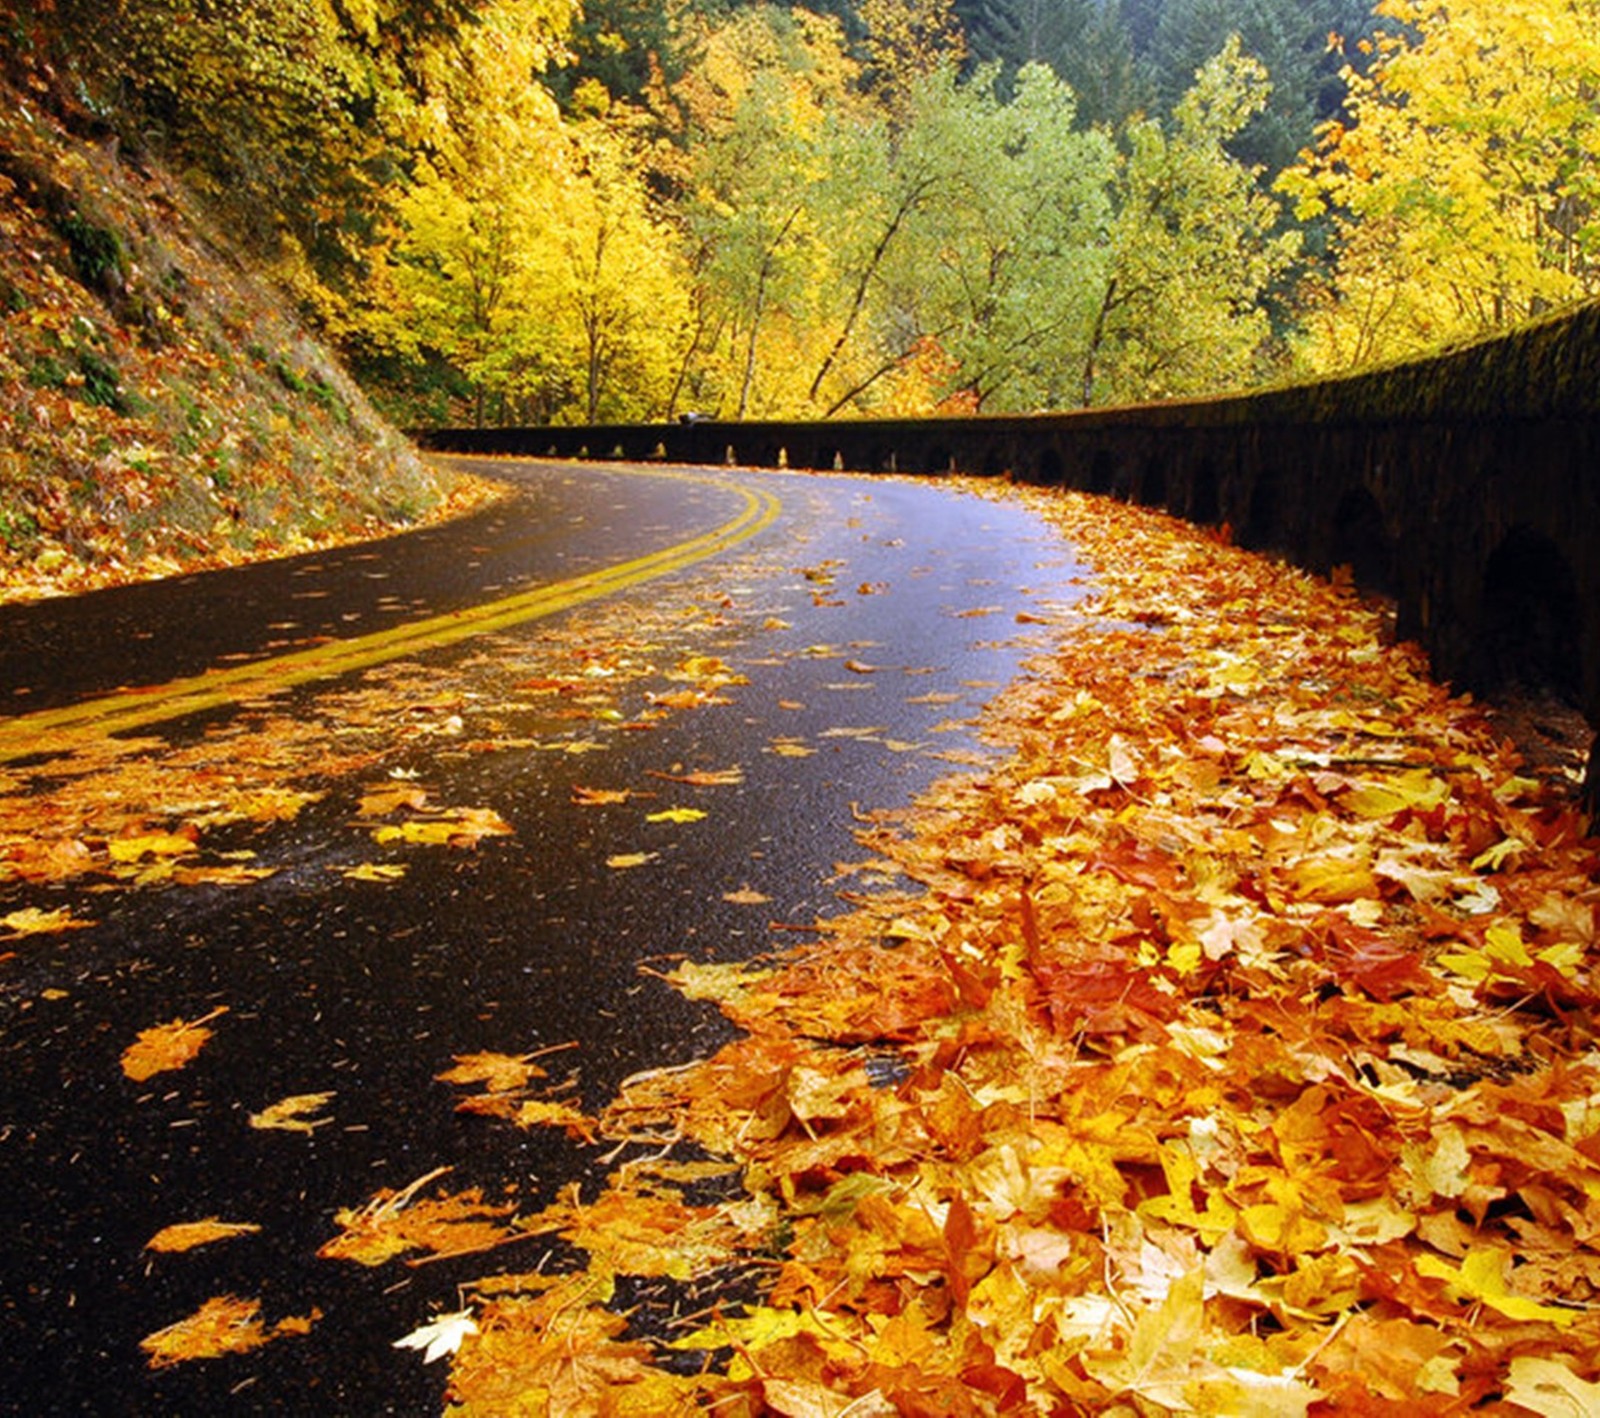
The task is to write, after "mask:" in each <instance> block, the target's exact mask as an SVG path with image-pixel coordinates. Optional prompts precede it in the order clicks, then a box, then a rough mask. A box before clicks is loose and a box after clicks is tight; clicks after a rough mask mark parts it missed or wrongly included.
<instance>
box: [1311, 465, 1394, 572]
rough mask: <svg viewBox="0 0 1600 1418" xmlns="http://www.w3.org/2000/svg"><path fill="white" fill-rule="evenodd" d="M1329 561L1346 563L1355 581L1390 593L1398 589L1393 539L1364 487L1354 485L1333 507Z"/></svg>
mask: <svg viewBox="0 0 1600 1418" xmlns="http://www.w3.org/2000/svg"><path fill="white" fill-rule="evenodd" d="M1331 532H1332V535H1331V537H1330V540H1329V546H1328V563H1329V566H1330V567H1333V566H1348V567H1349V568H1350V572H1351V574H1352V575H1353V576H1354V578H1355V582H1356V585H1358V586H1362V587H1364V588H1366V589H1368V590H1372V591H1381V592H1382V593H1384V594H1385V595H1393V594H1394V592H1395V590H1396V589H1397V584H1398V583H1397V578H1396V575H1395V571H1396V563H1395V557H1396V552H1397V547H1396V544H1395V539H1394V538H1393V537H1392V536H1390V535H1389V528H1388V524H1387V523H1386V522H1385V520H1384V515H1383V507H1382V505H1381V504H1380V503H1379V502H1378V499H1377V498H1376V497H1375V496H1374V495H1373V494H1372V492H1371V491H1369V490H1368V489H1367V488H1364V487H1353V488H1351V489H1350V490H1349V491H1348V492H1346V493H1345V495H1344V496H1343V497H1341V498H1340V499H1339V503H1338V506H1336V507H1335V508H1334V511H1333V526H1332V528H1331Z"/></svg>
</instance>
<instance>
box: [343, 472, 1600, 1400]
mask: <svg viewBox="0 0 1600 1418" xmlns="http://www.w3.org/2000/svg"><path fill="white" fill-rule="evenodd" d="M1036 496H1037V498H1038V504H1039V507H1040V510H1041V512H1042V513H1043V514H1044V515H1045V516H1047V517H1049V518H1051V519H1053V520H1054V521H1056V522H1057V523H1058V524H1059V525H1060V526H1061V528H1062V530H1063V531H1064V533H1065V534H1066V535H1067V536H1068V537H1069V538H1070V539H1071V540H1072V541H1073V542H1074V543H1075V545H1076V546H1077V547H1078V549H1079V550H1080V552H1081V553H1082V554H1083V555H1084V556H1085V557H1086V558H1087V559H1088V560H1089V561H1090V562H1091V563H1092V564H1094V565H1095V566H1096V568H1097V570H1098V573H1099V578H1100V580H1099V583H1098V584H1099V588H1100V594H1099V596H1098V599H1097V601H1096V602H1095V603H1094V605H1093V606H1092V610H1093V612H1094V616H1095V618H1094V619H1088V618H1085V619H1084V620H1083V621H1082V622H1081V623H1079V624H1077V625H1075V626H1071V627H1068V628H1067V629H1066V631H1065V633H1064V634H1063V637H1062V639H1061V642H1060V646H1059V649H1058V650H1057V651H1056V652H1055V653H1053V654H1052V655H1051V656H1050V657H1048V659H1046V660H1041V661H1040V662H1039V663H1038V664H1037V665H1036V667H1035V669H1034V672H1033V674H1032V676H1031V678H1030V679H1029V680H1027V681H1026V682H1024V683H1022V684H1020V685H1018V686H1016V687H1014V688H1013V689H1012V690H1011V691H1010V692H1008V693H1007V694H1006V695H1005V696H1004V697H1003V698H1002V699H1001V700H1000V701H999V702H998V703H997V704H996V705H995V706H994V707H993V710H992V714H991V720H990V727H991V730H992V732H993V734H994V735H995V737H996V738H997V739H999V740H1001V741H1003V742H1004V743H1005V744H1006V745H1008V746H1009V748H1010V749H1011V750H1012V753H1011V756H1010V758H1009V759H1008V760H1007V761H1005V762H1004V763H1003V765H1002V766H999V767H997V768H994V769H993V770H992V771H989V772H987V773H986V774H985V775H984V776H981V777H967V778H963V779H957V780H951V781H950V782H948V783H946V784H944V785H943V786H942V787H941V788H940V789H938V790H936V791H935V792H933V793H932V794H930V795H928V796H927V797H925V798H924V799H923V800H922V801H921V803H920V804H919V806H918V807H917V809H916V810H915V812H914V813H912V814H910V815H909V816H908V817H907V818H906V820H905V821H904V822H903V823H902V824H901V825H900V827H899V828H898V829H896V830H888V829H882V830H878V831H876V832H874V833H872V834H870V835H869V843H870V846H871V848H872V850H873V851H874V852H875V853H876V854H877V857H878V859H879V861H880V862H881V863H892V864H893V866H894V867H895V868H897V869H898V871H899V872H900V873H901V874H903V876H904V877H906V878H909V879H910V882H911V883H914V884H915V885H914V887H913V888H912V889H905V890H895V891H890V892H885V893H876V894H869V895H864V896H861V897H858V898H857V899H855V901H854V904H853V909H851V910H850V912H849V913H848V914H845V915H843V916H841V917H839V918H836V919H833V920H831V921H829V922H827V923H825V926H824V930H823V932H822V936H821V939H820V940H819V941H818V942H817V943H815V944H812V945H810V946H808V947H806V948H803V949H801V950H799V951H797V952H796V953H794V954H793V955H790V956H787V957H785V958H782V959H779V960H776V961H769V962H767V963H766V964H765V965H764V966H763V967H762V968H755V967H742V968H741V967H738V966H724V965H697V964H686V965H684V966H683V967H682V968H681V969H680V970H679V971H678V972H677V980H678V983H679V984H680V985H681V987H682V988H683V989H684V990H685V991H686V992H688V993H689V994H691V995H694V996H697V997H701V998H714V999H716V1000H718V1001H719V1002H720V1004H721V1007H722V1008H723V1010H724V1011H725V1012H726V1013H727V1014H728V1015H729V1017H730V1018H731V1019H733V1020H734V1021H735V1022H736V1023H737V1024H738V1025H739V1026H741V1028H742V1030H743V1031H744V1036H743V1037H741V1038H739V1039H738V1040H736V1041H735V1042H733V1043H731V1044H729V1045H728V1046H727V1047H725V1048H723V1049H722V1050H721V1051H720V1052H719V1053H717V1054H716V1055H715V1056H714V1057H712V1058H709V1059H705V1060H702V1061H697V1062H694V1063H691V1064H689V1065H686V1066H684V1067H682V1068H677V1069H672V1070H667V1071H660V1072H656V1073H653V1074H651V1075H648V1076H643V1077H640V1078H637V1079H635V1080H633V1081H631V1083H630V1084H629V1085H628V1086H627V1087H626V1088H625V1089H624V1091H623V1092H622V1094H621V1096H620V1097H619V1098H618V1099H617V1100H616V1101H615V1103H614V1104H613V1105H612V1106H611V1107H610V1108H609V1109H608V1110H607V1111H606V1112H605V1114H604V1115H603V1116H602V1117H601V1118H600V1119H598V1120H597V1121H598V1131H599V1132H600V1134H602V1135H603V1136H604V1137H605V1138H606V1139H609V1143H608V1145H610V1146H612V1147H614V1148H615V1149H616V1150H615V1157H616V1158H618V1159H625V1160H622V1161H621V1162H620V1165H619V1166H618V1168H617V1170H616V1171H614V1172H613V1174H612V1176H611V1178H610V1181H609V1183H608V1185H607V1188H606V1189H605V1190H604V1191H603V1192H602V1193H601V1194H600V1195H599V1196H598V1198H597V1199H595V1200H593V1201H588V1202H586V1201H584V1200H583V1199H582V1198H581V1197H580V1196H578V1195H577V1194H576V1193H573V1194H569V1195H567V1196H565V1197H563V1198H562V1199H561V1200H560V1201H558V1202H557V1203H556V1204H554V1205H552V1206H550V1207H548V1208H546V1209H545V1210H544V1211H543V1212H541V1213H539V1214H538V1215H534V1216H525V1217H521V1218H517V1217H510V1216H505V1215H495V1216H487V1215H486V1214H484V1213H483V1211H482V1209H481V1208H480V1209H479V1210H478V1211H477V1212H474V1213H472V1214H473V1216H474V1217H475V1219H476V1220H478V1221H486V1222H488V1223H489V1224H491V1225H492V1226H496V1227H498V1228H499V1229H500V1234H501V1235H502V1236H503V1237H507V1238H510V1237H515V1236H517V1235H520V1234H525V1233H526V1232H528V1231H549V1232H558V1233H559V1234H560V1235H562V1236H563V1237H564V1238H565V1240H566V1241H568V1242H569V1243H570V1244H571V1246H573V1247H574V1248H576V1251H577V1252H578V1253H580V1254H581V1255H584V1256H586V1257H587V1260H586V1263H585V1264H584V1265H583V1268H581V1269H575V1270H572V1271H570V1272H569V1273H566V1274H556V1273H548V1272H538V1273H526V1274H501V1275H496V1276H493V1277H489V1278H486V1279H484V1280H483V1281H481V1282H480V1283H478V1284H477V1285H476V1286H475V1287H473V1288H471V1289H470V1290H469V1291H468V1292H467V1294H466V1300H467V1303H466V1305H465V1307H464V1308H463V1309H462V1310H461V1311H460V1312H459V1313H456V1314H452V1315H447V1316H441V1317H440V1318H439V1320H438V1321H437V1322H436V1323H435V1324H434V1325H432V1326H425V1327H424V1329H423V1330H421V1331H418V1333H417V1334H415V1335H412V1336H410V1337H408V1340H407V1341H406V1342H407V1343H410V1344H413V1345H415V1346H416V1347H418V1348H422V1347H424V1346H426V1348H427V1349H428V1353H429V1357H436V1356H439V1355H443V1354H445V1353H449V1352H452V1351H453V1352H454V1357H453V1359H452V1367H451V1376H450V1399H451V1402H452V1404H453V1405H454V1406H453V1407H452V1410H451V1411H453V1412H461V1413H473V1414H504V1413H510V1412H517V1413H528V1414H545V1413H549V1414H557V1413H561V1414H571V1413H582V1412H598V1413H606V1414H624V1413H637V1414H645V1413H649V1414H665V1413H672V1412H689V1411H698V1410H700V1409H703V1408H710V1409H711V1410H713V1411H715V1412H717V1413H718V1414H740V1413H743V1414H763V1413H775V1414H784V1415H791V1416H792V1418H813V1415H840V1418H843V1415H845V1414H849V1415H851V1418H864V1415H882V1414H895V1413H898V1414H927V1415H934V1414H939V1415H947V1414H980V1413H1040V1414H1044V1413H1049V1414H1065V1413H1089V1412H1093V1413H1102V1412H1104V1413H1124V1414H1154V1413H1169V1412H1171V1413H1189V1412H1194V1413H1210V1414H1228V1415H1263V1418H1265V1415H1272V1416H1273V1418H1282V1415H1294V1414H1313V1413H1333V1412H1341V1413H1345V1412H1359V1413H1372V1414H1378V1413H1395V1414H1401V1413H1404V1414H1408V1415H1411V1414H1419V1413H1434V1414H1447V1413H1463V1412H1467V1411H1472V1410H1476V1409H1478V1408H1481V1407H1483V1406H1485V1405H1487V1404H1491V1403H1498V1404H1500V1405H1502V1406H1501V1407H1499V1408H1497V1411H1504V1412H1510V1413H1533V1414H1543V1415H1577V1414H1586V1413H1593V1412H1596V1411H1600V1308H1597V1307H1596V1300H1597V1294H1600V1052H1597V1050H1596V1047H1595V1038H1594V1023H1593V1021H1594V1016H1595V1005H1596V1003H1597V980H1596V975H1595V962H1596V952H1595V931H1596V920H1595V902H1596V899H1597V892H1596V888H1595V886H1594V883H1593V874H1594V871H1595V867H1596V857H1595V843H1594V842H1592V841H1588V840H1585V837H1584V833H1583V830H1582V826H1581V823H1580V820H1579V818H1578V816H1577V815H1576V813H1575V812H1574V811H1573V810H1572V808H1571V807H1570V806H1569V803H1568V795H1567V794H1566V793H1565V792H1564V791H1562V789H1561V788H1560V786H1559V785H1553V784H1546V783H1542V782H1540V781H1538V780H1535V779H1533V778H1530V777H1527V776H1523V775H1522V774H1521V773H1520V772H1519V763H1518V760H1517V758H1516V756H1515V754H1514V752H1513V751H1512V750H1511V749H1510V748H1509V747H1506V746H1502V745H1500V744H1497V743H1496V742H1495V741H1494V739H1493V736H1492V733H1491V732H1490V730H1489V728H1488V725H1487V721H1486V720H1485V719H1484V718H1483V717H1482V716H1481V714H1480V712H1479V710H1478V709H1477V708H1475V707H1474V706H1473V705H1471V704H1470V703H1467V702H1465V701H1462V700H1456V699H1452V698H1450V697H1449V696H1448V694H1447V693H1446V692H1445V691H1444V690H1442V689H1441V688H1439V687H1437V686H1436V685H1434V684H1433V683H1431V682H1430V681H1429V679H1428V678H1427V677H1426V674H1425V672H1424V669H1423V666H1422V663H1421V661H1420V659H1419V657H1418V656H1417V655H1416V654H1415V653H1414V652H1413V651H1412V650H1411V649H1409V648H1407V647H1394V646H1390V645H1387V644H1385V642H1384V633H1383V631H1384V619H1383V616H1382V613H1381V612H1380V611H1379V610H1378V609H1376V608H1373V607H1370V606H1368V605H1365V604H1363V603H1362V601H1360V600H1359V599H1358V598H1356V597H1355V596H1354V595H1353V594H1352V593H1350V592H1349V591H1348V590H1347V589H1341V588H1340V587H1338V586H1329V585H1327V584H1324V583H1321V582H1318V581H1315V580H1313V579H1312V578H1310V577H1308V576H1306V575H1304V574H1302V573H1299V572H1297V571H1294V570H1292V569H1289V568H1286V567H1284V566H1281V565H1278V564H1275V563H1273V562H1270V561H1268V560H1265V559H1262V558H1260V557H1256V556H1252V555H1248V554H1245V553H1242V552H1239V551H1236V550H1234V549H1232V548H1230V547H1228V546H1226V545H1224V544H1222V543H1221V542H1219V541H1218V540H1217V539H1215V538H1212V537H1209V536H1207V535H1206V534H1205V533H1202V532H1198V531H1195V530H1194V529H1192V528H1188V527H1185V526H1183V525H1181V524H1179V523H1177V522H1174V521H1172V520H1169V519H1166V518H1164V517H1161V516H1159V515H1156V514H1151V513H1146V512H1143V511H1139V510H1136V509H1131V508H1121V507H1112V506H1108V505H1106V504H1104V503H1099V502H1091V501H1089V500H1087V499H1083V498H1080V497H1078V496H1076V495H1066V496H1046V495H1044V494H1038V495H1036ZM730 1179H731V1180H732V1182H733V1185H731V1186H730ZM459 1200H460V1199H458V1201H459ZM466 1200H467V1201H470V1200H472V1199H471V1198H467V1199H466ZM408 1204H417V1203H416V1202H414V1201H413V1199H412V1197H411V1196H409V1195H403V1196H396V1197H382V1198H375V1199H374V1204H373V1205H372V1206H371V1207H369V1208H368V1209H366V1210H364V1211H362V1212H360V1213H353V1214H352V1215H351V1216H349V1217H346V1218H344V1221H345V1224H347V1225H349V1226H352V1227H355V1228H357V1229H359V1228H360V1227H368V1228H369V1229H370V1227H371V1225H372V1223H373V1219H374V1217H377V1216H379V1215H380V1213H381V1214H382V1215H389V1214H393V1215H395V1216H403V1215H404V1213H405V1209H406V1207H407V1205H408ZM427 1204H429V1205H432V1206H440V1205H445V1204H446V1203H445V1202H444V1201H442V1200H435V1201H433V1202H429V1203H427ZM461 1204H462V1205H465V1202H464V1201H463V1202H461ZM469 1211H470V1208H469ZM453 1219H455V1220H457V1221H459V1220H460V1219H461V1218H459V1217H455V1218H453ZM472 1239H473V1245H474V1247H475V1248H476V1247H478V1246H481V1245H483V1244H484V1243H485V1239H484V1236H482V1235H480V1234H478V1228H477V1227H475V1228H474V1231H473V1237H472ZM411 1243H415V1238H413V1241H412V1242H411ZM752 1274H755V1275H759V1276H760V1277H761V1283H760V1285H759V1287H758V1289H759V1292H760V1299H759V1302H758V1303H755V1304H740V1303H735V1302H733V1300H732V1299H729V1300H728V1301H727V1302H726V1303H717V1302H713V1303H711V1304H710V1305H709V1307H708V1306H707V1301H708V1298H709V1297H714V1296H716V1295H717V1294H718V1292H719V1291H723V1292H727V1293H729V1294H730V1295H731V1293H732V1292H733V1291H734V1290H735V1289H736V1288H738V1287H743V1288H744V1289H745V1290H746V1292H748V1290H749V1279H750V1277H751V1275H752ZM645 1289H648V1290H649V1291H650V1292H651V1293H652V1294H653V1295H655V1296H656V1297H657V1298H655V1299H654V1300H653V1301H652V1302H651V1304H650V1305H649V1306H647V1307H646V1308H645V1309H644V1310H641V1311H640V1312H638V1313H635V1314H632V1315H631V1316H630V1313H629V1311H628V1305H629V1303H630V1302H629V1300H628V1298H627V1297H630V1296H637V1295H639V1294H640V1293H643V1291H644V1290H645ZM662 1297H666V1298H662ZM674 1297H675V1298H674Z"/></svg>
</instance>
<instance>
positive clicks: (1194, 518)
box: [1185, 458, 1222, 526]
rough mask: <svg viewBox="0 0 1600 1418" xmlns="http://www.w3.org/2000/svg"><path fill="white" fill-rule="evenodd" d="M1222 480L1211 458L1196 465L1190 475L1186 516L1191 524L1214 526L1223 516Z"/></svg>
mask: <svg viewBox="0 0 1600 1418" xmlns="http://www.w3.org/2000/svg"><path fill="white" fill-rule="evenodd" d="M1220 483H1221V480H1220V479H1219V478H1218V476H1217V468H1216V464H1214V463H1213V462H1212V461H1211V460H1210V459H1209V458H1206V459H1202V460H1201V461H1200V462H1199V463H1197V464H1195V466H1194V470H1193V471H1192V472H1191V473H1190V475H1189V505H1188V507H1187V508H1186V509H1185V515H1186V516H1187V517H1188V518H1189V520H1190V521H1191V522H1198V523H1200V524H1201V525H1202V526H1214V525H1215V524H1216V523H1217V522H1218V521H1219V520H1220V518H1221V516H1222V493H1221V486H1220Z"/></svg>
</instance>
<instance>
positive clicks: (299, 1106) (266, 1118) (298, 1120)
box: [250, 1093, 334, 1133]
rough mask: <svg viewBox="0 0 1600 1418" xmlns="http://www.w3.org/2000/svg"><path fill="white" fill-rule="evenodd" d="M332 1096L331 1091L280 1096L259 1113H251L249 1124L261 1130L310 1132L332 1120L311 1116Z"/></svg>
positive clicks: (326, 1104)
mask: <svg viewBox="0 0 1600 1418" xmlns="http://www.w3.org/2000/svg"><path fill="white" fill-rule="evenodd" d="M333 1096H334V1095H333V1094H332V1093H296V1094H294V1095H292V1096H291V1097H288V1098H280V1099H279V1100H278V1101H277V1102H276V1103H273V1104H272V1105H271V1106H270V1107H267V1108H263V1109H262V1110H261V1111H260V1112H259V1113H251V1114H250V1126H251V1127H253V1128H258V1129H260V1130H261V1131H263V1132H274V1131H276V1132H304V1133H310V1132H312V1131H314V1130H315V1129H317V1128H319V1127H321V1126H323V1124H325V1123H331V1122H332V1121H333V1119H332V1118H318V1117H314V1116H312V1115H313V1114H315V1113H320V1112H321V1111H322V1110H323V1109H324V1108H326V1107H327V1106H328V1104H329V1103H330V1102H331V1101H332V1100H333Z"/></svg>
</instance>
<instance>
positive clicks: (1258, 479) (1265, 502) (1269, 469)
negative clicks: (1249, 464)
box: [1239, 463, 1284, 547]
mask: <svg viewBox="0 0 1600 1418" xmlns="http://www.w3.org/2000/svg"><path fill="white" fill-rule="evenodd" d="M1283 490H1284V489H1283V479H1282V478H1281V477H1279V475H1278V469H1277V468H1276V467H1274V466H1273V465H1272V464H1271V463H1263V464H1262V465H1261V466H1260V467H1259V468H1257V469H1256V473H1255V477H1254V478H1253V479H1252V480H1251V483H1250V489H1249V499H1248V501H1247V503H1246V506H1245V514H1244V525H1243V526H1242V527H1241V528H1240V529H1239V540H1240V542H1241V543H1242V544H1243V545H1244V546H1247V547H1270V546H1276V545H1278V544H1280V543H1281V542H1282V541H1283V526H1282V518H1283Z"/></svg>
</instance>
